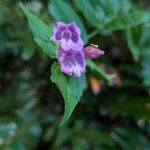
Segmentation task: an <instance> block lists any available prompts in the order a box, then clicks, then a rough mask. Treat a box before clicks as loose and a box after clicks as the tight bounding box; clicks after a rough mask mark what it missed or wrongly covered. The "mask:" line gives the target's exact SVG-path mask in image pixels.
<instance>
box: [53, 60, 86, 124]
mask: <svg viewBox="0 0 150 150" xmlns="http://www.w3.org/2000/svg"><path fill="white" fill-rule="evenodd" d="M50 79H51V80H52V82H54V83H55V84H56V85H57V86H58V88H59V90H60V91H61V93H62V95H63V98H64V101H65V111H64V117H63V120H62V122H61V125H62V124H64V123H65V122H66V121H67V119H68V118H69V117H70V115H71V113H72V112H73V110H74V108H75V106H76V105H77V103H78V102H79V100H80V98H81V96H82V93H83V90H84V89H85V85H86V78H85V75H82V76H81V77H80V78H78V77H74V76H65V75H64V74H63V73H61V71H60V68H59V65H58V63H54V64H53V65H52V69H51V78H50Z"/></svg>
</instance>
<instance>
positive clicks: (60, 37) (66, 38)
mask: <svg viewBox="0 0 150 150" xmlns="http://www.w3.org/2000/svg"><path fill="white" fill-rule="evenodd" d="M80 34H81V31H80V28H79V27H78V26H77V25H76V24H75V22H72V23H69V24H65V23H63V22H57V24H56V26H55V27H54V29H53V35H52V37H51V40H52V41H54V42H60V46H61V47H62V48H63V49H64V50H65V51H68V50H70V49H74V50H76V51H80V50H81V49H82V48H83V45H84V43H83V41H82V39H81V37H80Z"/></svg>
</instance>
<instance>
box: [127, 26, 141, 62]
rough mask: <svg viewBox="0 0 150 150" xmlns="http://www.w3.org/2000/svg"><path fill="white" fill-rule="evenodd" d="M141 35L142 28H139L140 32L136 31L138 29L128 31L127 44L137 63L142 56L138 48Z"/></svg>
mask: <svg viewBox="0 0 150 150" xmlns="http://www.w3.org/2000/svg"><path fill="white" fill-rule="evenodd" d="M140 34H141V27H139V26H138V30H136V28H134V29H133V28H129V29H128V30H127V43H128V46H129V49H130V51H131V53H132V55H133V58H134V60H135V61H138V60H139V58H140V54H141V50H140V48H139V47H138V43H139V39H140V38H139V36H140Z"/></svg>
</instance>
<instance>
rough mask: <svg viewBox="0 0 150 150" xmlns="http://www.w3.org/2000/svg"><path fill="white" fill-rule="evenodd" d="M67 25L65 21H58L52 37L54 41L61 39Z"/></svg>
mask: <svg viewBox="0 0 150 150" xmlns="http://www.w3.org/2000/svg"><path fill="white" fill-rule="evenodd" d="M66 27H67V25H66V24H65V23H63V22H57V23H56V26H55V27H54V29H53V35H52V37H51V38H50V39H51V40H52V41H59V40H61V34H62V32H63V31H64V30H65V29H66Z"/></svg>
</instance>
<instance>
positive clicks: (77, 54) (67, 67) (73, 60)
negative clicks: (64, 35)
mask: <svg viewBox="0 0 150 150" xmlns="http://www.w3.org/2000/svg"><path fill="white" fill-rule="evenodd" d="M57 57H58V61H59V64H60V68H61V71H62V72H63V73H65V74H68V75H74V76H76V77H80V76H81V74H82V73H83V72H85V67H86V62H85V59H84V53H83V51H76V50H74V49H70V50H68V51H65V50H64V49H62V48H61V47H59V49H58V55H57Z"/></svg>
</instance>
